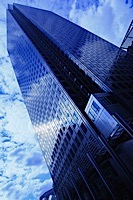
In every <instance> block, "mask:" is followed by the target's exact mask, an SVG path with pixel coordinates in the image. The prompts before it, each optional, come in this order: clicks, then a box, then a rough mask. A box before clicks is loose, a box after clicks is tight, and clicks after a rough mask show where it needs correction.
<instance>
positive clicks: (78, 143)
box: [75, 137, 80, 146]
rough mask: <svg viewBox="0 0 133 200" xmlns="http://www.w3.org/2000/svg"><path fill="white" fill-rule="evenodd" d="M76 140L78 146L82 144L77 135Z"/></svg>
mask: <svg viewBox="0 0 133 200" xmlns="http://www.w3.org/2000/svg"><path fill="white" fill-rule="evenodd" d="M75 142H76V144H77V145H78V146H80V142H79V140H78V138H77V137H76V138H75Z"/></svg>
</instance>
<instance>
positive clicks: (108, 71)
mask: <svg viewBox="0 0 133 200" xmlns="http://www.w3.org/2000/svg"><path fill="white" fill-rule="evenodd" d="M88 23H89V22H88ZM126 38H127V36H126ZM128 39H129V38H128ZM130 39H131V38H130ZM7 43H8V52H9V55H10V58H11V61H12V64H13V68H14V71H15V74H16V78H17V80H18V84H19V86H20V89H21V92H22V95H23V98H24V102H25V104H26V107H27V110H28V113H29V116H30V119H31V121H32V124H33V126H34V129H35V132H36V134H37V137H38V141H39V144H40V147H41V149H42V152H43V154H44V157H45V160H46V163H47V166H48V168H49V171H50V174H51V177H52V179H53V184H54V190H55V194H56V197H57V199H58V200H68V199H70V200H78V199H80V200H89V199H101V200H105V199H132V195H133V192H132V188H133V187H132V185H133V181H132V173H133V171H132V169H133V168H132V163H133V157H132V149H133V147H132V144H133V141H132V133H133V129H132V121H133V115H132V114H133V66H132V61H133V55H132V46H131V41H130V40H129V46H130V47H129V48H128V50H127V51H124V50H123V49H122V48H118V47H116V46H115V45H113V44H111V43H109V42H107V41H106V40H104V39H102V38H100V37H98V36H97V35H95V34H93V33H91V32H89V31H87V30H85V29H83V28H81V27H79V26H77V25H75V24H74V23H72V22H69V21H68V20H66V19H64V18H62V17H60V16H58V15H56V14H54V13H52V12H50V11H46V10H41V9H36V8H32V7H28V6H22V5H19V4H13V6H12V5H9V7H8V9H7ZM129 49H130V51H129Z"/></svg>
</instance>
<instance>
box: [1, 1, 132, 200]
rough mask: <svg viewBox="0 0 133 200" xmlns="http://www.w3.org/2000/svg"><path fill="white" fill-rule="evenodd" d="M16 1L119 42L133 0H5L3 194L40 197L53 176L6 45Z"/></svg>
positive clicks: (23, 199)
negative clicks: (9, 8)
mask: <svg viewBox="0 0 133 200" xmlns="http://www.w3.org/2000/svg"><path fill="white" fill-rule="evenodd" d="M13 2H15V3H20V4H23V5H29V6H33V7H38V8H42V9H45V10H51V11H53V12H55V13H57V14H59V15H61V16H63V17H65V18H66V19H69V20H71V21H73V22H74V23H76V24H78V25H80V26H82V27H84V28H85V29H87V30H89V31H91V32H93V33H95V34H96V35H99V36H101V37H103V38H104V39H106V40H108V41H110V42H112V43H113V44H115V45H117V46H120V44H121V42H122V40H123V37H124V35H125V33H126V31H127V29H128V26H129V24H130V22H131V20H132V19H133V0H84V1H83V0H17V1H15V0H14V1H13V0H4V1H0V199H2V200H7V199H12V200H37V199H38V198H39V196H40V194H41V193H42V192H45V191H46V190H48V189H50V188H51V187H52V180H51V178H50V175H49V173H48V169H47V167H46V164H45V161H44V158H43V156H42V152H41V150H40V147H39V144H38V141H37V137H36V135H35V132H34V130H33V128H32V125H31V121H30V118H29V115H28V113H27V111H26V107H25V105H24V102H23V98H22V95H21V92H20V89H19V86H18V83H17V80H16V78H15V75H14V71H13V68H12V65H11V62H10V58H9V56H8V52H7V50H6V48H7V47H6V8H7V4H8V3H10V4H12V3H13Z"/></svg>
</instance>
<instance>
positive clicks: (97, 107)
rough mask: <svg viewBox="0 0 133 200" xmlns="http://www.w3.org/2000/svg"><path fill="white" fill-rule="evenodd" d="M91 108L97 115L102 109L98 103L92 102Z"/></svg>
mask: <svg viewBox="0 0 133 200" xmlns="http://www.w3.org/2000/svg"><path fill="white" fill-rule="evenodd" d="M91 108H92V109H93V110H94V111H95V113H97V114H98V112H99V111H100V107H99V106H98V105H97V103H96V102H95V101H93V102H92V105H91Z"/></svg>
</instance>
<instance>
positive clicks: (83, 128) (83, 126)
mask: <svg viewBox="0 0 133 200" xmlns="http://www.w3.org/2000/svg"><path fill="white" fill-rule="evenodd" d="M80 127H81V129H82V130H83V132H84V133H86V132H87V128H86V126H85V125H84V124H83V123H81V125H80Z"/></svg>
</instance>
